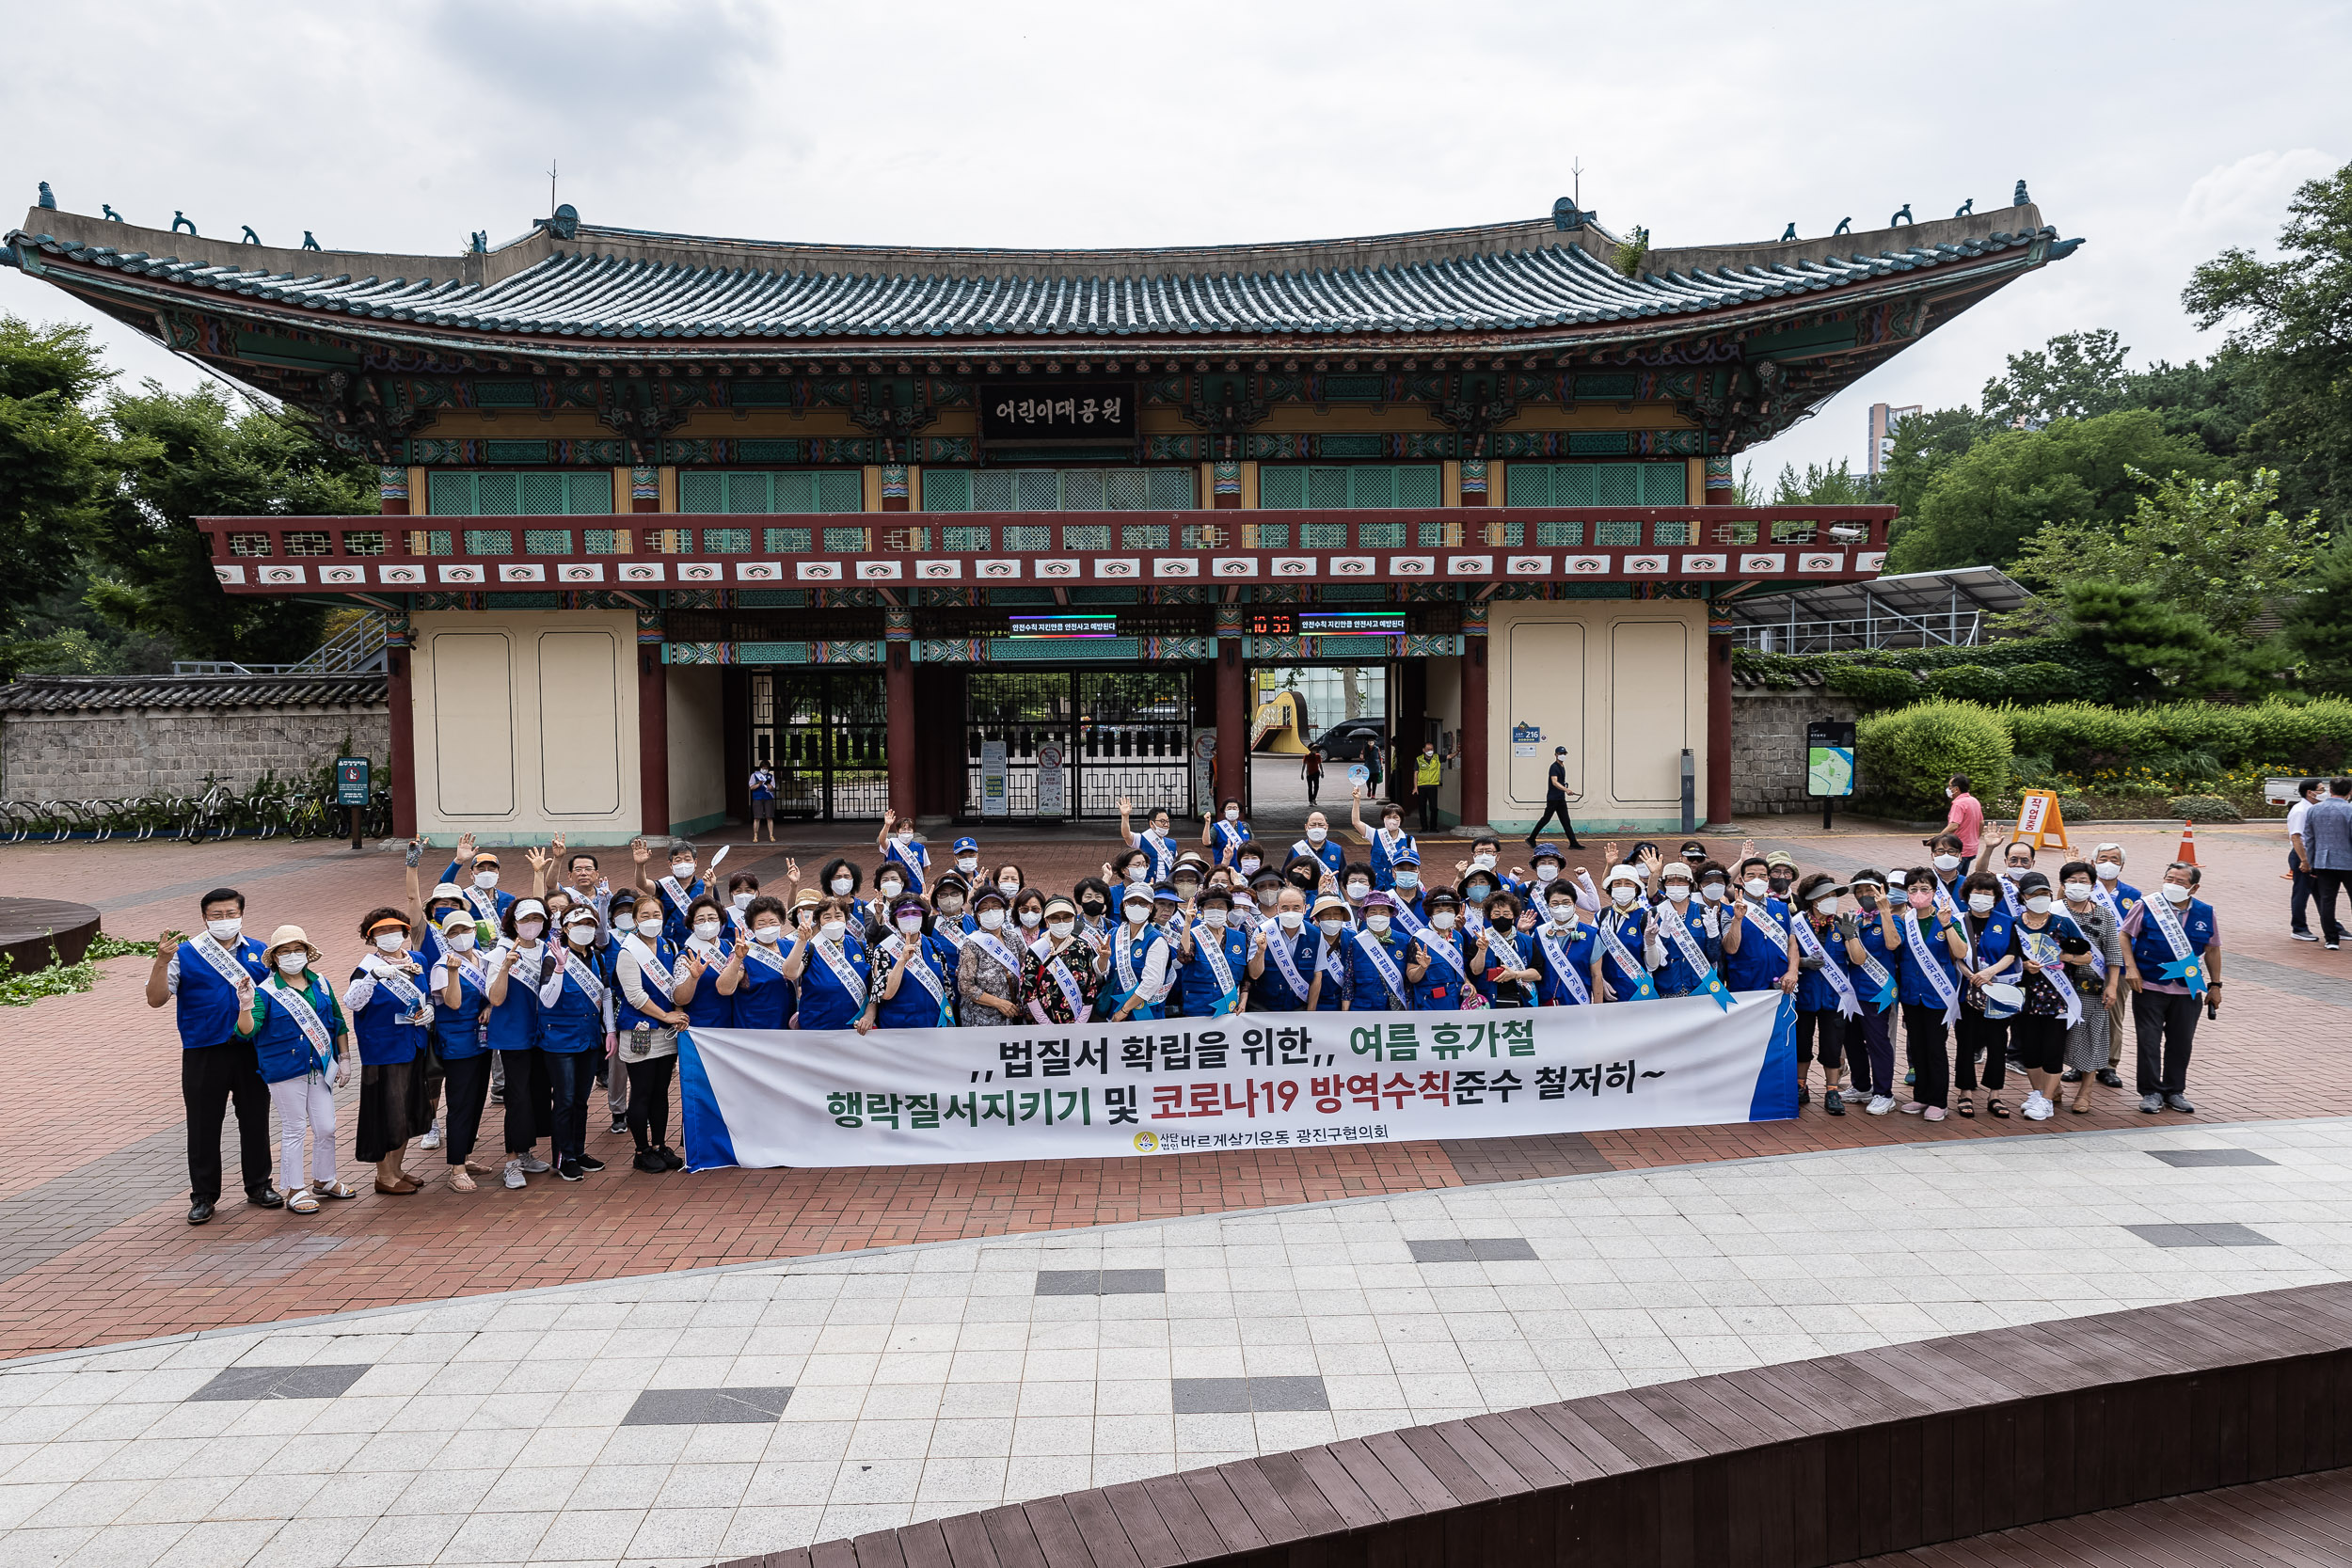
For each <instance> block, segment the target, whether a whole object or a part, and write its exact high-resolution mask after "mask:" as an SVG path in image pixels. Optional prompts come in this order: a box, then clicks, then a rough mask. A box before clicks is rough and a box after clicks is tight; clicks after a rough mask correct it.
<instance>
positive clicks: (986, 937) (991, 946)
mask: <svg viewBox="0 0 2352 1568" xmlns="http://www.w3.org/2000/svg"><path fill="white" fill-rule="evenodd" d="M969 940H970V941H972V942H974V943H976V944H977V946H978V947H979V950H980V951H981V952H983V953H985V954H987V955H988V956H989V957H990V958H994V959H995V960H996V961H997V962H998V963H1000V964H1003V965H1004V966H1005V972H1006V973H1007V974H1010V975H1011V976H1012V977H1013V980H1014V981H1015V982H1016V983H1018V982H1019V980H1020V978H1021V960H1020V959H1019V958H1016V957H1014V956H1013V951H1012V949H1011V948H1009V947H1007V946H1006V945H1005V944H1004V943H1003V942H1001V941H999V940H998V939H997V938H996V937H995V936H994V935H993V933H991V932H988V931H975V932H973V933H972V935H971V938H970V939H969Z"/></svg>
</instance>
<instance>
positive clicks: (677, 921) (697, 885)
mask: <svg viewBox="0 0 2352 1568" xmlns="http://www.w3.org/2000/svg"><path fill="white" fill-rule="evenodd" d="M709 891H710V884H709V883H708V882H707V881H705V880H703V879H701V878H700V877H697V878H695V879H693V881H691V882H690V883H688V884H687V888H686V902H685V903H684V904H680V903H676V902H675V901H674V900H673V899H672V898H671V897H670V890H669V889H668V888H666V887H663V886H662V885H661V879H660V878H658V877H657V878H656V879H654V884H653V895H654V898H655V900H656V901H657V902H659V903H660V906H661V934H662V936H663V937H665V938H666V939H668V940H669V941H670V942H675V944H676V945H677V946H678V947H679V948H681V949H683V948H684V947H685V946H686V939H687V938H688V937H691V936H692V935H693V934H694V928H693V927H691V926H689V925H688V924H687V923H686V911H687V909H688V908H689V907H690V906H691V905H692V903H693V902H694V900H695V899H697V898H700V897H701V896H702V895H704V894H706V893H708V892H709Z"/></svg>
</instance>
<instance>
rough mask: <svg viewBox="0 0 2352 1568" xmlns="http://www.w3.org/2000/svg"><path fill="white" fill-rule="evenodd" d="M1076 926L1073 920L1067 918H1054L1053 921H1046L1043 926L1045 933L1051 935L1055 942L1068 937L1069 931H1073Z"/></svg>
mask: <svg viewBox="0 0 2352 1568" xmlns="http://www.w3.org/2000/svg"><path fill="white" fill-rule="evenodd" d="M1077 928H1078V927H1077V926H1076V924H1075V923H1074V922H1073V921H1068V920H1054V921H1048V922H1047V923H1046V926H1045V934H1046V935H1047V936H1050V937H1052V938H1053V939H1054V940H1055V941H1056V942H1061V941H1063V940H1065V939H1067V938H1068V937H1069V935H1070V933H1071V932H1073V931H1074V930H1076V929H1077Z"/></svg>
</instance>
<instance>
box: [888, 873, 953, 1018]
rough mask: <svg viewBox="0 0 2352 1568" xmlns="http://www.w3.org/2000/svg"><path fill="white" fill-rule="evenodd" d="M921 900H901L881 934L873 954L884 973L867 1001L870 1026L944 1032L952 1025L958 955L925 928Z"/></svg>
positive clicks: (926, 923)
mask: <svg viewBox="0 0 2352 1568" xmlns="http://www.w3.org/2000/svg"><path fill="white" fill-rule="evenodd" d="M929 913H930V911H928V910H927V909H925V907H924V905H923V901H922V900H921V899H920V898H913V897H901V898H900V899H899V900H898V905H897V906H896V907H895V908H893V909H892V910H891V911H890V928H889V929H887V930H885V931H882V932H881V933H880V934H879V937H878V940H877V942H875V946H874V951H875V953H876V954H877V956H878V957H879V958H880V959H881V961H882V964H883V965H885V966H886V967H885V969H884V971H883V973H882V977H881V978H880V979H879V980H878V981H876V982H875V984H874V986H873V988H872V991H871V994H870V995H868V996H867V998H866V1022H867V1025H868V1027H871V1026H873V1025H875V1024H879V1025H881V1026H882V1028H884V1029H946V1028H950V1027H953V1025H954V1023H955V1022H956V993H955V983H954V974H955V968H956V960H957V958H959V957H960V956H961V955H960V954H959V952H958V951H957V949H956V948H954V947H953V946H951V945H949V943H948V942H947V939H946V938H945V937H942V936H936V935H933V934H932V933H931V931H930V930H929V929H928V928H927V927H928V925H929V922H928V921H927V920H926V918H925V917H926V916H927V915H928V914H929Z"/></svg>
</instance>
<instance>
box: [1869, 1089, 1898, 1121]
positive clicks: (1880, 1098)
mask: <svg viewBox="0 0 2352 1568" xmlns="http://www.w3.org/2000/svg"><path fill="white" fill-rule="evenodd" d="M1894 1108H1895V1097H1894V1096H1893V1095H1889V1094H1874V1095H1872V1096H1871V1097H1870V1103H1869V1104H1867V1105H1866V1106H1864V1107H1863V1109H1864V1110H1866V1111H1867V1112H1869V1113H1870V1114H1871V1115H1872V1116H1874V1117H1883V1116H1884V1115H1885V1114H1886V1113H1887V1112H1889V1111H1891V1110H1893V1109H1894Z"/></svg>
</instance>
